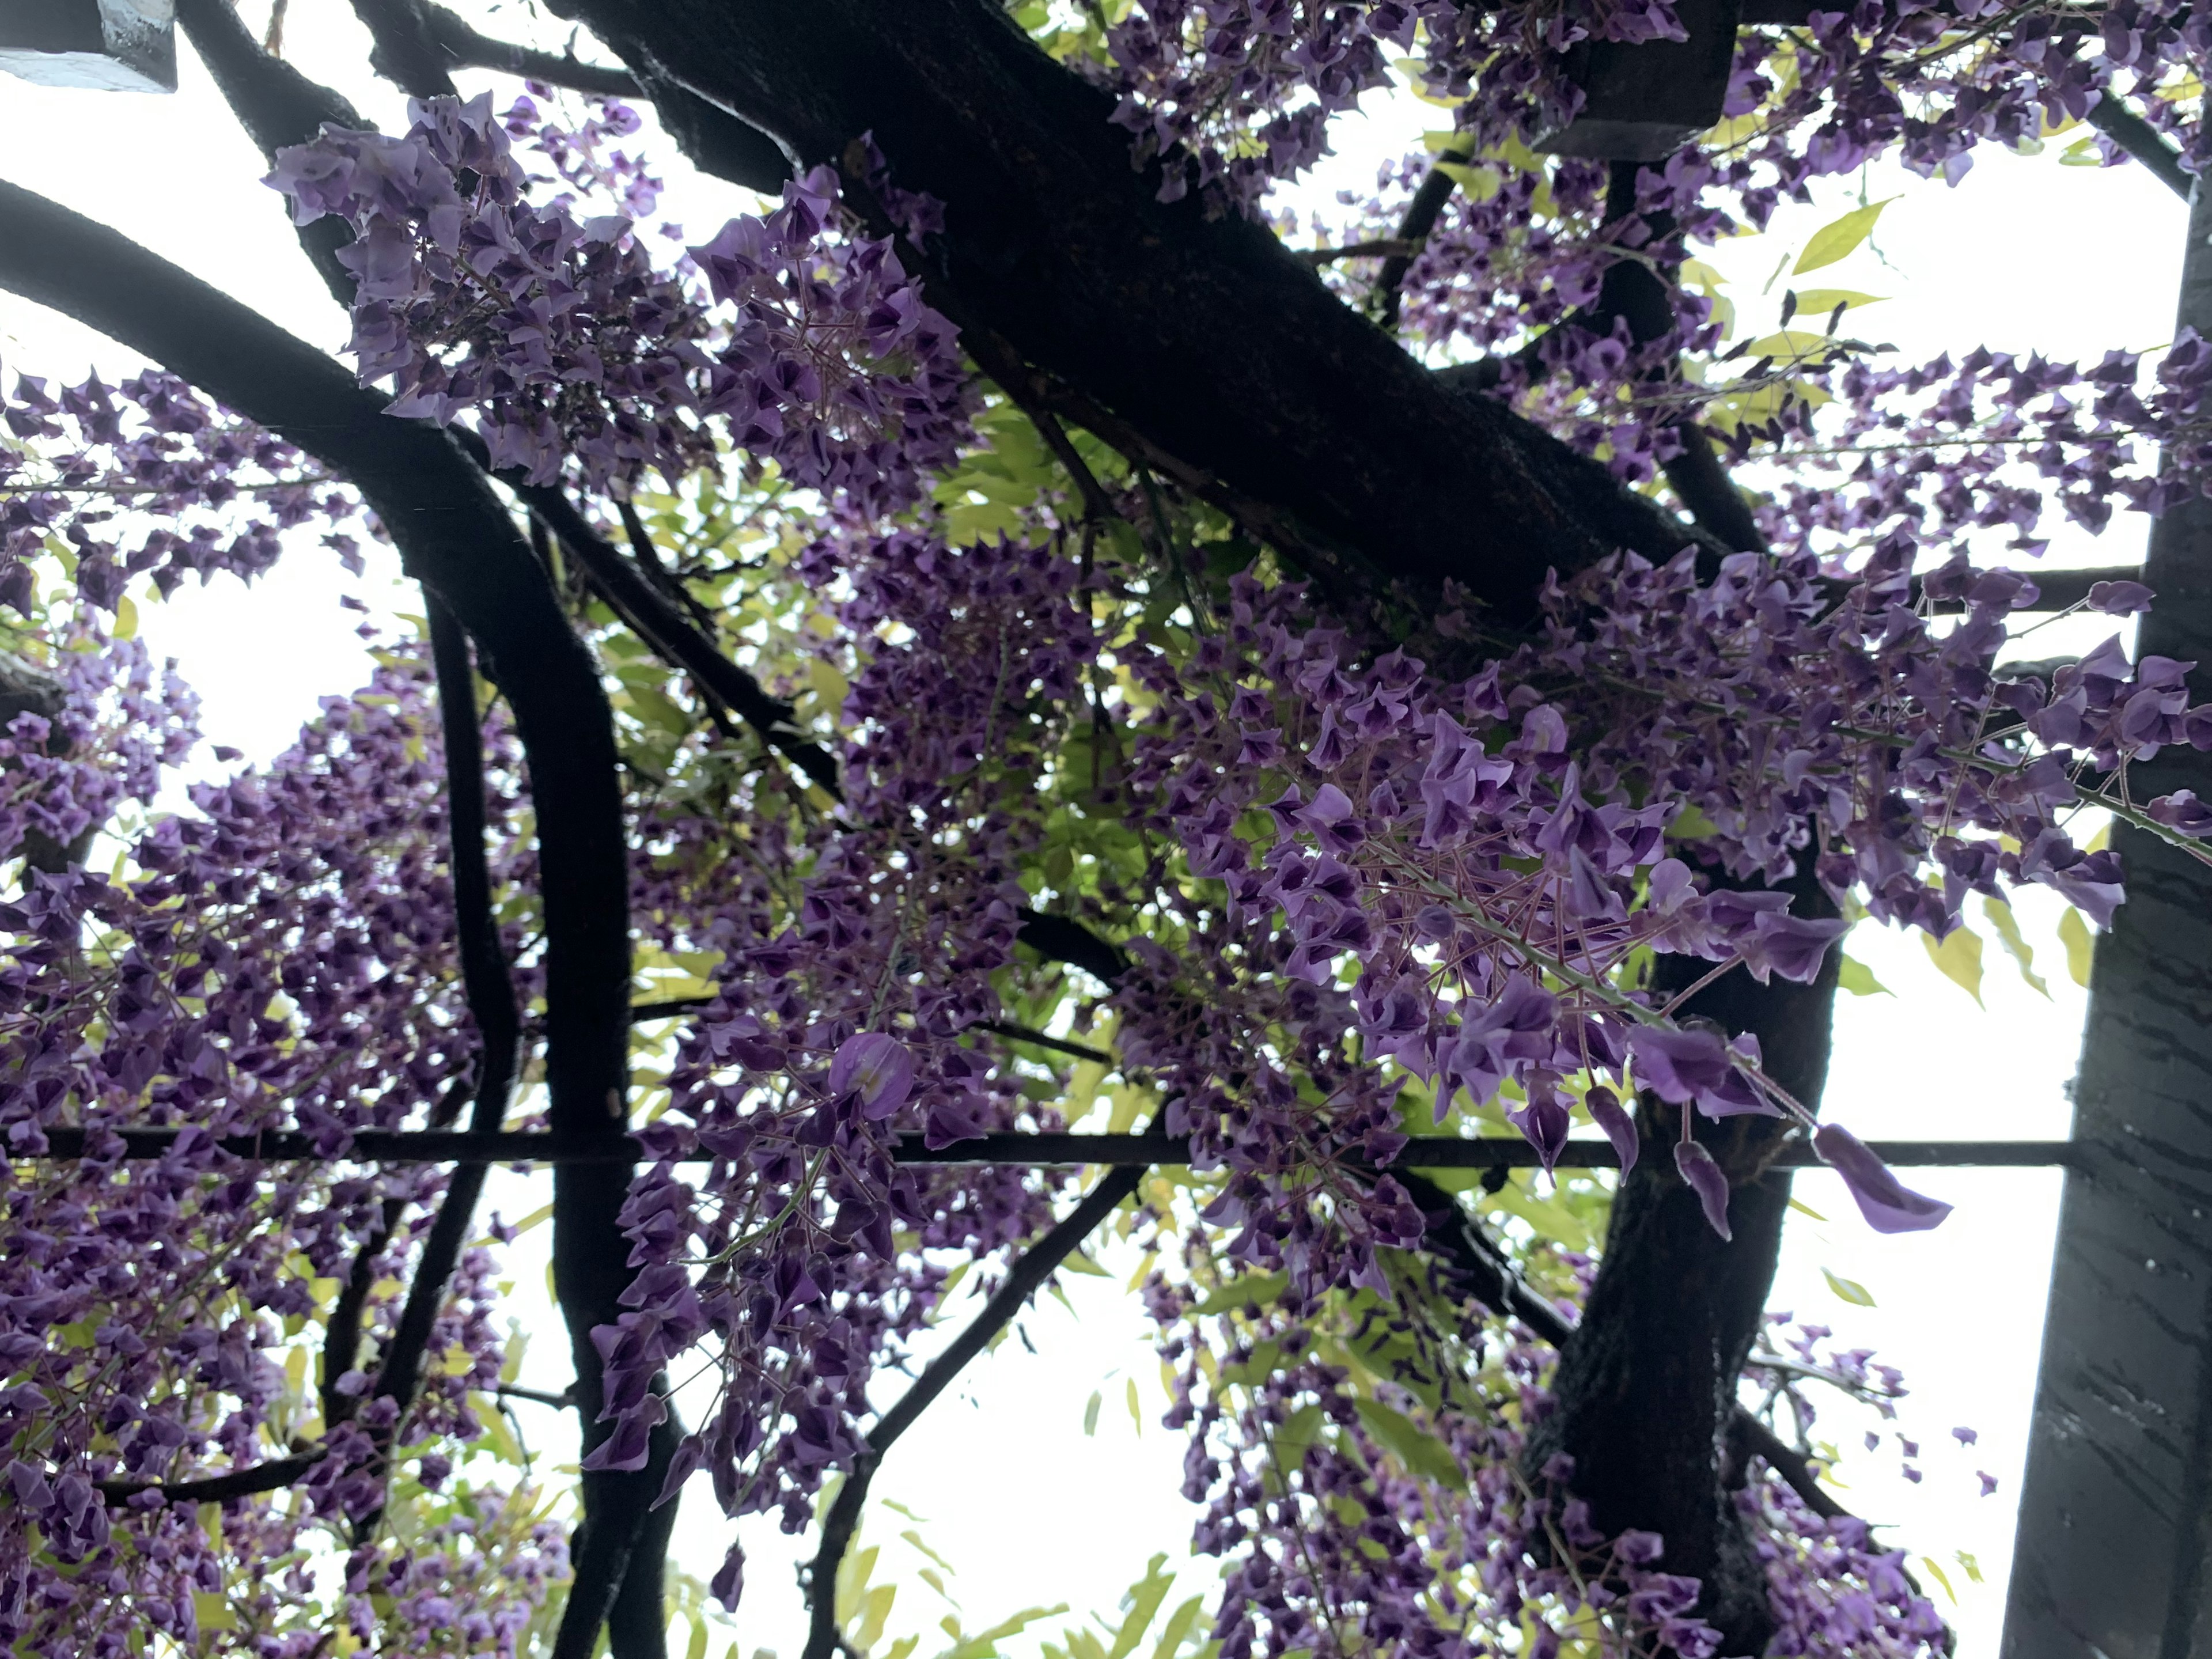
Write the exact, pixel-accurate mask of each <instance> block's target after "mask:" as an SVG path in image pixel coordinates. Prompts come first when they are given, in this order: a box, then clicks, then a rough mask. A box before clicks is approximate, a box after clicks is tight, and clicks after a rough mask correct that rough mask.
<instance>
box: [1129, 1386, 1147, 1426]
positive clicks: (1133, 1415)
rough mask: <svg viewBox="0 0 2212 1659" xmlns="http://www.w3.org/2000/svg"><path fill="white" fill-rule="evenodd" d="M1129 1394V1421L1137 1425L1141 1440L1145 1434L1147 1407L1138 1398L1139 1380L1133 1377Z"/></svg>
mask: <svg viewBox="0 0 2212 1659" xmlns="http://www.w3.org/2000/svg"><path fill="white" fill-rule="evenodd" d="M1127 1393H1128V1399H1129V1420H1130V1421H1131V1422H1132V1423H1133V1424H1135V1425H1137V1433H1138V1436H1139V1438H1141V1437H1143V1435H1144V1432H1145V1407H1144V1404H1143V1402H1142V1401H1139V1399H1138V1398H1137V1379H1136V1378H1135V1377H1131V1378H1130V1379H1129V1386H1128V1390H1127Z"/></svg>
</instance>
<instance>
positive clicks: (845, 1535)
mask: <svg viewBox="0 0 2212 1659" xmlns="http://www.w3.org/2000/svg"><path fill="white" fill-rule="evenodd" d="M1146 1167H1149V1166H1146ZM1144 1178H1145V1169H1144V1168H1142V1167H1139V1168H1131V1169H1120V1170H1113V1171H1111V1172H1110V1173H1109V1174H1108V1175H1107V1176H1104V1177H1103V1179H1102V1180H1101V1181H1100V1182H1099V1183H1098V1184H1097V1186H1096V1187H1093V1188H1091V1191H1090V1193H1089V1194H1087V1195H1086V1196H1085V1198H1084V1200H1083V1201H1082V1202H1081V1203H1080V1204H1079V1205H1077V1206H1075V1208H1074V1209H1073V1210H1072V1211H1070V1212H1068V1215H1067V1218H1066V1220H1064V1221H1062V1222H1060V1224H1059V1225H1056V1226H1054V1228H1053V1229H1052V1231H1049V1232H1048V1233H1047V1234H1045V1236H1044V1237H1042V1238H1040V1239H1039V1240H1037V1242H1036V1243H1034V1244H1032V1245H1030V1248H1029V1249H1026V1250H1024V1251H1023V1252H1022V1256H1021V1259H1020V1260H1019V1261H1017V1262H1015V1263H1014V1265H1013V1267H1012V1270H1011V1271H1009V1272H1008V1273H1007V1274H1006V1283H1005V1284H1003V1285H1000V1287H999V1289H998V1291H997V1292H996V1293H995V1294H994V1296H993V1297H991V1299H990V1300H989V1301H988V1302H987V1303H985V1304H983V1311H982V1312H981V1313H979V1314H977V1315H976V1316H975V1318H974V1319H973V1320H971V1321H969V1323H968V1326H967V1328H965V1329H963V1331H962V1332H961V1333H960V1334H959V1335H958V1336H957V1337H955V1338H954V1339H953V1340H952V1342H951V1346H948V1347H947V1348H946V1349H945V1352H942V1353H940V1354H939V1355H938V1356H937V1358H935V1359H933V1360H932V1361H931V1362H930V1363H929V1365H928V1367H927V1369H926V1370H924V1371H923V1372H922V1374H921V1376H919V1377H917V1378H915V1383H914V1386H913V1387H912V1388H910V1389H908V1390H907V1391H906V1392H905V1393H904V1394H902V1395H900V1396H899V1398H898V1402H897V1403H896V1405H894V1406H893V1407H891V1408H890V1410H889V1411H887V1412H885V1413H884V1414H883V1415H882V1416H881V1417H879V1418H878V1419H876V1425H875V1427H874V1428H872V1429H871V1430H869V1431H868V1435H867V1446H866V1450H864V1451H863V1452H861V1453H860V1455H859V1456H858V1457H857V1458H855V1459H854V1463H853V1468H851V1470H850V1471H848V1473H847V1474H846V1476H845V1484H844V1485H843V1486H841V1487H839V1488H838V1489H837V1497H836V1501H835V1502H834V1503H832V1504H830V1506H829V1514H828V1515H827V1516H824V1517H823V1522H822V1546H821V1547H820V1548H819V1549H818V1550H817V1551H816V1552H815V1554H814V1565H813V1566H812V1567H811V1569H810V1571H808V1574H807V1601H808V1613H809V1623H808V1627H807V1635H806V1649H805V1654H804V1656H803V1659H835V1656H836V1650H837V1566H838V1564H839V1563H840V1562H841V1561H842V1560H843V1559H845V1551H846V1549H847V1548H848V1547H849V1546H850V1545H851V1543H852V1541H853V1533H854V1528H857V1527H858V1526H859V1525H860V1509H861V1506H862V1505H863V1504H866V1501H867V1497H868V1484H869V1482H870V1481H871V1480H873V1479H874V1478H875V1473H876V1468H877V1466H878V1464H879V1463H881V1462H882V1461H883V1456H884V1453H885V1452H887V1451H889V1450H890V1449H891V1447H892V1446H893V1445H894V1444H896V1443H897V1440H898V1437H900V1436H901V1435H902V1434H904V1433H905V1432H906V1431H908V1429H910V1428H912V1427H913V1426H914V1425H915V1421H916V1420H917V1419H919V1418H920V1417H921V1414H922V1413H924V1412H925V1411H927V1410H928V1409H929V1407H930V1406H931V1405H932V1404H933V1402H934V1401H936V1400H937V1398H938V1396H939V1395H941V1394H943V1393H944V1392H945V1389H948V1388H950V1387H951V1386H952V1382H953V1379H954V1378H955V1377H957V1376H959V1375H960V1372H961V1370H963V1368H964V1367H965V1366H966V1365H967V1364H968V1362H969V1360H971V1359H973V1358H975V1356H976V1355H977V1354H979V1353H981V1352H983V1350H984V1349H985V1348H987V1347H988V1346H990V1344H991V1341H992V1339H994V1337H996V1336H997V1335H998V1334H999V1333H1000V1331H1002V1330H1004V1329H1006V1327H1007V1325H1009V1324H1010V1323H1012V1321H1013V1318H1014V1316H1015V1315H1017V1314H1018V1313H1019V1312H1021V1310H1022V1309H1023V1307H1024V1304H1027V1303H1028V1301H1029V1299H1030V1297H1032V1296H1035V1295H1036V1293H1037V1291H1040V1290H1042V1288H1043V1286H1044V1283H1045V1281H1046V1280H1047V1279H1050V1278H1051V1277H1052V1275H1053V1272H1054V1269H1055V1268H1057V1267H1059V1266H1060V1263H1061V1262H1062V1261H1066V1259H1067V1258H1068V1256H1069V1255H1072V1254H1073V1252H1074V1250H1075V1249H1076V1247H1077V1246H1078V1245H1079V1244H1081V1243H1083V1241H1084V1240H1085V1238H1087V1237H1090V1235H1091V1230H1092V1229H1094V1228H1095V1227H1097V1225H1098V1224H1099V1223H1100V1222H1102V1221H1103V1220H1104V1219H1105V1218H1107V1217H1108V1216H1109V1215H1111V1214H1113V1213H1114V1211H1115V1208H1116V1206H1119V1205H1120V1204H1121V1200H1123V1199H1125V1198H1127V1197H1128V1196H1130V1194H1133V1193H1134V1192H1135V1191H1136V1190H1137V1187H1138V1183H1139V1182H1142V1181H1143V1180H1144Z"/></svg>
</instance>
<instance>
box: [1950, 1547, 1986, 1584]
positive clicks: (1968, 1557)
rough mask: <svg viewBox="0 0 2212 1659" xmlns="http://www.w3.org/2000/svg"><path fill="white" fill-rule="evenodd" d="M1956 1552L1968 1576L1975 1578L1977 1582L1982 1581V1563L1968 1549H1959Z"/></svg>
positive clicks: (1974, 1580)
mask: <svg viewBox="0 0 2212 1659" xmlns="http://www.w3.org/2000/svg"><path fill="white" fill-rule="evenodd" d="M1954 1553H1956V1555H1957V1556H1958V1558H1959V1565H1960V1566H1962V1567H1964V1568H1965V1569H1966V1577H1969V1578H1971V1579H1972V1580H1973V1582H1974V1583H1977V1584H1978V1583H1981V1582H1982V1564H1981V1563H1980V1562H1979V1561H1978V1560H1976V1559H1974V1557H1973V1556H1972V1553H1969V1552H1967V1551H1966V1550H1959V1551H1956V1552H1954Z"/></svg>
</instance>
